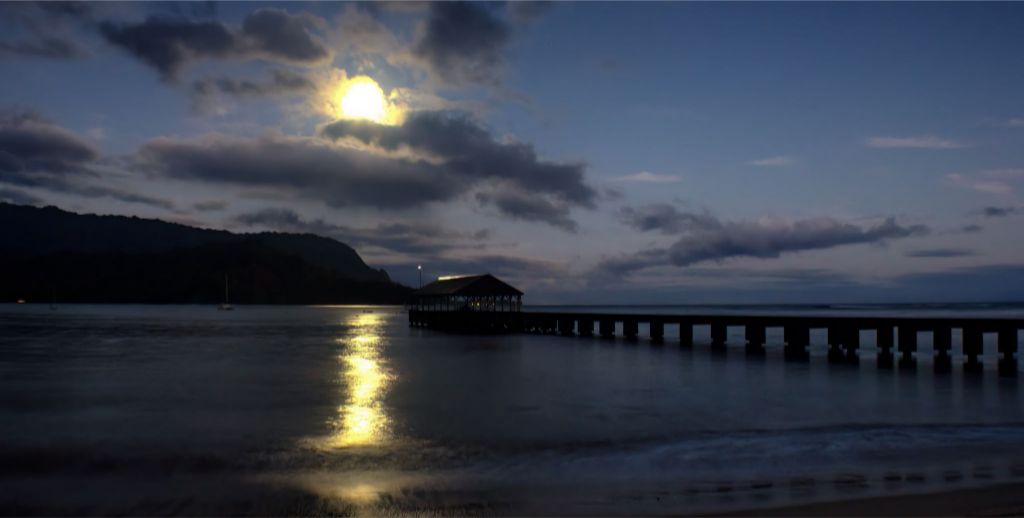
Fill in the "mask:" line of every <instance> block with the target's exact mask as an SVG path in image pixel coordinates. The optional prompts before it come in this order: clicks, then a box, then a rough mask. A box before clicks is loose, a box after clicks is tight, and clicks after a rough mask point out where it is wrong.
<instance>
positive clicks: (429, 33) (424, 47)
mask: <svg viewBox="0 0 1024 518" xmlns="http://www.w3.org/2000/svg"><path fill="white" fill-rule="evenodd" d="M510 37H511V30H510V28H509V27H508V25H507V24H506V23H505V21H504V20H502V19H500V18H498V17H497V16H495V12H494V10H493V8H492V6H491V5H489V4H485V3H471V2H434V3H431V4H430V12H429V13H428V16H427V20H426V22H425V24H424V25H423V27H421V30H420V34H419V37H418V38H417V40H416V42H415V43H414V45H413V49H412V53H413V55H414V56H415V57H417V58H419V59H420V60H422V61H423V62H424V63H425V64H426V65H427V67H428V69H429V70H430V71H431V73H432V75H434V76H435V77H437V78H439V79H441V80H442V81H443V82H444V83H447V84H452V85H466V84H483V85H495V84H498V83H499V82H500V77H501V72H502V68H503V66H504V58H503V56H502V51H503V50H504V47H505V45H506V44H508V41H509V39H510Z"/></svg>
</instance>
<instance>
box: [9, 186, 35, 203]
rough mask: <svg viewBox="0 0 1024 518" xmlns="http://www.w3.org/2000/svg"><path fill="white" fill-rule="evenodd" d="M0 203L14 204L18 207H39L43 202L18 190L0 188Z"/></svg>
mask: <svg viewBox="0 0 1024 518" xmlns="http://www.w3.org/2000/svg"><path fill="white" fill-rule="evenodd" d="M0 201H5V202H7V203H15V204H18V205H41V204H42V203H43V200H42V199H40V198H37V197H35V196H32V195H31V194H29V193H27V192H25V191H22V190H19V189H8V188H6V187H0Z"/></svg>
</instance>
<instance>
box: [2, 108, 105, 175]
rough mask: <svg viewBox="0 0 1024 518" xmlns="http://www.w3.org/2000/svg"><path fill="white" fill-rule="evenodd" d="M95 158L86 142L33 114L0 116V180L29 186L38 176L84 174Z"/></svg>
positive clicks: (95, 152) (96, 152)
mask: <svg viewBox="0 0 1024 518" xmlns="http://www.w3.org/2000/svg"><path fill="white" fill-rule="evenodd" d="M98 156H99V152H98V151H97V150H96V149H95V148H93V147H92V145H91V144H89V143H88V142H87V141H86V140H84V139H82V138H81V137H79V136H78V135H77V134H75V133H74V132H72V131H69V130H67V129H64V128H62V127H60V126H58V125H56V124H53V123H51V122H49V121H47V120H45V119H43V118H42V117H40V116H38V115H36V114H34V113H30V112H17V113H6V114H0V181H6V182H9V183H16V184H22V185H33V184H35V183H36V181H37V180H38V178H39V177H40V176H51V175H63V174H72V173H85V172H86V171H87V168H86V166H87V164H89V163H90V162H92V161H93V160H95V159H96V158H97V157H98Z"/></svg>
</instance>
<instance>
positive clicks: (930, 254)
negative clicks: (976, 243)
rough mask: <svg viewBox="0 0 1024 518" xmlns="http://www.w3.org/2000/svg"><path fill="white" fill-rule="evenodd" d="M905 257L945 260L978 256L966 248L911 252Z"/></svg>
mask: <svg viewBox="0 0 1024 518" xmlns="http://www.w3.org/2000/svg"><path fill="white" fill-rule="evenodd" d="M904 255H906V256H907V257H916V258H923V259H944V258H949V257H968V256H972V255H977V253H976V252H974V251H973V250H968V249H966V248H928V249H923V250H911V251H909V252H907V253H906V254H904Z"/></svg>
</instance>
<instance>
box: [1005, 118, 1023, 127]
mask: <svg viewBox="0 0 1024 518" xmlns="http://www.w3.org/2000/svg"><path fill="white" fill-rule="evenodd" d="M1005 125H1006V126H1007V127H1009V128H1024V118H1022V117H1013V118H1011V119H1006V122H1005Z"/></svg>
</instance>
